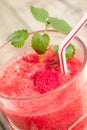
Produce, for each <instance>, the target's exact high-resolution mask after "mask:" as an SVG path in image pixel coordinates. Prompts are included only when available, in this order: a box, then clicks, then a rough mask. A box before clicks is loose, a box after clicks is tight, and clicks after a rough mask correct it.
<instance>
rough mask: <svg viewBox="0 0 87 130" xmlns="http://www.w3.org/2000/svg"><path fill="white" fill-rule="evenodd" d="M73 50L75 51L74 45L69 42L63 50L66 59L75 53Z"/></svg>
mask: <svg viewBox="0 0 87 130" xmlns="http://www.w3.org/2000/svg"><path fill="white" fill-rule="evenodd" d="M75 51H76V50H75V47H74V46H73V45H72V44H69V45H68V47H67V48H66V51H65V55H66V59H67V60H68V59H70V58H72V57H73V55H74V54H75Z"/></svg>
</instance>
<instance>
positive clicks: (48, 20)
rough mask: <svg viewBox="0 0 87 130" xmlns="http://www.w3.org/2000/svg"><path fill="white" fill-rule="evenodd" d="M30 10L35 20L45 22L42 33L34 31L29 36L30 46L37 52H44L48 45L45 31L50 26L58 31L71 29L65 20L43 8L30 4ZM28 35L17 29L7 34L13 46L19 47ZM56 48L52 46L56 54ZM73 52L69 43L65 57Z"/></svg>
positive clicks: (65, 31) (48, 41)
mask: <svg viewBox="0 0 87 130" xmlns="http://www.w3.org/2000/svg"><path fill="white" fill-rule="evenodd" d="M30 11H31V13H32V16H33V17H34V18H35V20H37V21H39V22H42V23H44V24H45V29H44V32H43V33H42V34H41V33H40V32H38V33H35V34H33V35H32V38H31V46H32V48H33V49H34V50H35V51H36V52H37V53H38V54H43V53H45V52H46V50H47V48H48V46H49V43H50V37H49V35H48V34H47V31H48V30H49V29H50V28H52V29H55V30H56V31H58V32H60V33H68V32H70V31H71V29H72V28H71V26H70V25H69V24H68V23H67V22H66V21H64V20H62V19H59V18H55V17H50V15H49V13H48V11H47V10H45V9H43V8H38V7H34V6H31V7H30ZM28 37H29V32H28V31H27V30H18V31H15V32H13V33H12V34H11V35H9V37H8V41H9V42H11V44H12V45H14V46H15V47H18V48H21V47H22V46H23V45H24V43H25V41H26V40H27V39H28ZM58 48H59V46H57V45H55V46H54V47H53V49H54V51H55V53H56V55H57V56H58ZM74 54H75V47H74V46H73V45H72V44H70V45H69V46H68V47H67V49H66V58H67V59H69V58H71V57H72V56H73V55H74Z"/></svg>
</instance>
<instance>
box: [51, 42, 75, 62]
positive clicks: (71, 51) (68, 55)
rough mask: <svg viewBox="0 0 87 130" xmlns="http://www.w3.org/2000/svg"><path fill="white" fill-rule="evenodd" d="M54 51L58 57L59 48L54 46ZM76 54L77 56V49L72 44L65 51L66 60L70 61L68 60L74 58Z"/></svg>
mask: <svg viewBox="0 0 87 130" xmlns="http://www.w3.org/2000/svg"><path fill="white" fill-rule="evenodd" d="M53 50H54V51H55V53H56V55H57V56H58V50H59V46H58V45H54V46H53ZM74 54H75V47H74V46H73V45H72V44H69V45H68V47H67V48H66V51H65V55H66V59H67V60H68V59H70V58H72V57H73V55H74Z"/></svg>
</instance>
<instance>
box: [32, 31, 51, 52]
mask: <svg viewBox="0 0 87 130" xmlns="http://www.w3.org/2000/svg"><path fill="white" fill-rule="evenodd" d="M49 42H50V38H49V36H48V35H47V34H43V35H41V34H40V33H35V34H34V35H33V36H32V42H31V44H32V47H33V49H34V50H35V51H36V52H37V53H39V54H43V53H45V51H46V50H47V47H48V45H49Z"/></svg>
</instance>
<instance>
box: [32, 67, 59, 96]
mask: <svg viewBox="0 0 87 130" xmlns="http://www.w3.org/2000/svg"><path fill="white" fill-rule="evenodd" d="M34 83H35V88H34V89H35V90H36V91H38V92H40V93H41V94H43V93H45V92H47V91H50V90H53V89H55V88H57V87H58V73H57V72H54V71H52V70H47V69H43V70H39V71H37V72H36V74H35V76H34Z"/></svg>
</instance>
